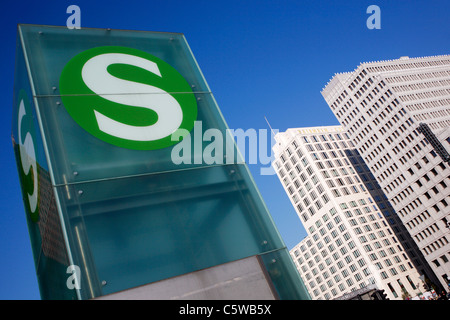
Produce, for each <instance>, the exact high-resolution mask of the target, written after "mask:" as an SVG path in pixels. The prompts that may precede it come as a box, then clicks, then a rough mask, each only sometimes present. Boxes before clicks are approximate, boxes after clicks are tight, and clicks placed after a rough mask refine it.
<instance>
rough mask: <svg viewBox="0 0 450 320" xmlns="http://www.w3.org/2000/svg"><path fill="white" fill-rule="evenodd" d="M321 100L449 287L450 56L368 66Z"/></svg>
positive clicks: (333, 83)
mask: <svg viewBox="0 0 450 320" xmlns="http://www.w3.org/2000/svg"><path fill="white" fill-rule="evenodd" d="M322 95H323V97H324V98H325V100H326V102H327V103H328V105H329V106H330V108H331V110H332V111H333V112H334V114H335V115H336V117H337V118H338V120H339V121H340V123H341V124H342V125H343V127H344V128H345V130H346V131H347V132H348V134H349V136H350V138H351V139H352V141H353V142H354V143H355V146H356V148H357V150H358V151H359V152H360V154H361V156H362V157H363V159H364V161H365V162H366V163H367V165H368V166H369V168H370V169H371V171H372V173H373V175H374V176H375V178H376V180H377V181H378V183H379V185H380V186H381V187H382V189H383V191H384V192H385V194H386V195H387V197H388V199H389V201H390V202H391V204H392V206H393V207H394V209H395V211H396V212H397V214H398V216H399V218H400V219H401V220H402V222H403V224H404V225H405V226H406V228H407V230H408V231H409V233H410V235H411V237H412V238H413V239H414V240H415V242H416V244H417V246H418V247H419V248H420V250H421V251H422V253H423V255H424V256H425V258H426V260H427V261H428V263H429V265H430V266H431V268H432V269H433V271H434V273H435V275H436V276H437V278H438V281H439V282H440V285H442V288H445V289H446V290H448V286H447V284H448V283H449V281H450V262H449V260H450V244H449V242H450V229H449V228H450V207H449V201H450V199H449V195H450V186H449V184H450V180H449V175H450V168H449V161H450V156H449V151H450V146H449V144H450V55H442V56H433V57H424V58H409V57H401V58H400V59H396V60H389V61H379V62H370V63H361V64H360V65H359V66H358V67H357V68H356V69H355V70H354V71H353V72H347V73H340V74H336V75H335V76H334V77H333V78H332V79H331V80H330V81H329V82H328V84H327V85H326V86H325V88H324V89H323V90H322Z"/></svg>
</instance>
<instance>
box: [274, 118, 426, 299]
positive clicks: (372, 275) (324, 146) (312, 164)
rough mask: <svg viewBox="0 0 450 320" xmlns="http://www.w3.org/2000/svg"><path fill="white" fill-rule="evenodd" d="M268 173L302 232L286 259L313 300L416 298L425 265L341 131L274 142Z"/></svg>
mask: <svg viewBox="0 0 450 320" xmlns="http://www.w3.org/2000/svg"><path fill="white" fill-rule="evenodd" d="M275 140H276V144H275V146H274V147H273V150H274V155H275V161H274V162H273V166H274V168H275V170H276V173H277V175H278V177H279V179H280V180H281V182H282V184H283V187H284V189H285V191H286V193H287V195H288V196H289V199H290V200H291V202H292V205H293V206H294V207H295V210H296V212H297V214H298V216H299V218H300V220H301V222H302V224H303V226H304V227H305V229H306V231H307V234H308V235H307V237H306V238H305V239H304V240H302V241H301V242H300V243H299V244H298V245H296V246H295V247H294V248H293V249H291V251H290V253H291V256H292V258H293V260H294V262H295V264H296V266H297V268H298V270H299V273H300V275H301V277H302V278H303V282H304V283H305V285H306V287H307V289H308V291H309V292H310V295H311V297H312V299H327V300H328V299H336V298H339V297H341V296H343V295H344V294H349V293H351V292H352V291H356V290H359V289H362V288H365V287H371V288H373V287H377V288H378V289H380V290H385V293H386V294H387V295H388V297H389V298H390V299H401V298H402V295H404V294H405V293H406V292H408V293H409V294H410V295H411V296H414V295H416V294H417V293H418V290H419V287H421V286H419V284H421V283H422V282H421V280H420V271H419V270H420V269H423V265H424V262H423V261H422V260H423V258H422V257H421V256H420V251H419V250H418V249H417V248H416V247H415V246H414V242H413V241H412V240H411V239H410V238H409V235H408V233H407V232H406V230H405V228H404V227H403V225H402V223H401V221H400V220H399V219H398V218H397V215H396V214H395V212H394V210H393V208H392V207H391V206H390V204H389V202H388V201H387V199H386V197H385V195H384V194H383V192H382V190H381V189H380V188H379V186H378V185H377V183H376V181H375V180H374V178H373V176H372V175H371V173H370V170H369V169H368V168H367V166H366V165H365V163H364V161H363V160H362V158H361V157H360V155H359V153H358V151H357V150H356V149H355V146H354V145H353V143H352V141H351V139H350V138H349V136H348V134H347V132H345V131H344V129H343V127H342V126H330V127H314V128H295V129H288V130H287V131H286V132H281V133H278V134H277V135H276V136H275Z"/></svg>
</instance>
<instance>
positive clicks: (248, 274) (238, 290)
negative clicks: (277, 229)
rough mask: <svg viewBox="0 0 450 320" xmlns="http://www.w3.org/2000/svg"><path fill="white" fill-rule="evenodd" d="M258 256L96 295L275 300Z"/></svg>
mask: <svg viewBox="0 0 450 320" xmlns="http://www.w3.org/2000/svg"><path fill="white" fill-rule="evenodd" d="M263 268H264V266H263V265H262V264H260V262H259V260H258V258H257V257H256V256H253V257H249V258H245V259H242V260H238V261H233V262H229V263H225V264H222V265H218V266H214V267H211V268H208V269H203V270H200V271H196V272H192V273H189V274H185V275H181V276H178V277H174V278H170V279H166V280H161V281H158V282H154V283H151V284H147V285H143V286H140V287H136V288H132V289H128V290H124V291H120V292H116V293H112V294H109V295H105V296H101V297H98V298H95V299H96V300H171V299H179V300H183V299H186V300H274V299H276V297H275V295H274V293H273V290H272V287H271V280H270V279H269V278H267V277H266V274H265V271H264V269H263Z"/></svg>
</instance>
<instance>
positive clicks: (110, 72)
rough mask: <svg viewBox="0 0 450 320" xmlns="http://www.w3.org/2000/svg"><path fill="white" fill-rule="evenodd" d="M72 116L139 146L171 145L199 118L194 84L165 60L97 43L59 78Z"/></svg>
mask: <svg viewBox="0 0 450 320" xmlns="http://www.w3.org/2000/svg"><path fill="white" fill-rule="evenodd" d="M59 84H60V92H61V95H62V97H61V99H62V102H63V104H64V107H65V108H66V110H67V111H68V112H69V114H70V116H71V117H72V118H73V119H74V120H75V121H76V122H77V123H78V124H79V125H80V126H81V127H82V128H83V129H85V130H86V131H87V132H89V133H90V134H92V135H93V136H95V137H97V138H99V139H101V140H103V141H105V142H108V143H110V144H113V145H116V146H119V147H122V148H128V149H136V150H154V149H162V148H166V147H169V146H171V145H174V144H176V143H178V142H179V141H172V140H171V135H172V134H173V133H174V132H175V131H177V130H178V129H185V130H187V132H189V131H191V130H192V128H193V127H194V122H195V120H196V119H197V102H196V99H195V96H194V93H193V92H192V89H191V86H190V85H189V84H188V83H187V81H186V80H185V79H184V78H183V76H182V75H181V74H180V73H179V72H178V71H177V70H175V69H174V68H173V67H172V66H170V65H169V64H168V63H166V62H165V61H163V60H161V59H159V58H157V57H155V56H153V55H151V54H148V53H146V52H144V51H140V50H137V49H132V48H127V47H118V46H111V47H109V46H108V47H97V48H93V49H89V50H87V51H84V52H82V53H80V54H78V55H77V56H75V57H74V58H72V59H71V60H70V61H69V62H68V63H67V65H66V66H65V67H64V70H63V72H62V73H61V78H60V81H59Z"/></svg>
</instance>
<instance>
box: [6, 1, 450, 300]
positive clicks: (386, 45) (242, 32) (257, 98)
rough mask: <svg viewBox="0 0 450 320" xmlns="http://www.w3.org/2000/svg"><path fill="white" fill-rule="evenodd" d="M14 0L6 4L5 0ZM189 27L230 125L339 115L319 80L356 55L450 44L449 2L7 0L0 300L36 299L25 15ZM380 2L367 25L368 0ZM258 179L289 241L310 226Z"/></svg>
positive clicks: (380, 56) (441, 50)
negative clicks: (25, 182)
mask: <svg viewBox="0 0 450 320" xmlns="http://www.w3.org/2000/svg"><path fill="white" fill-rule="evenodd" d="M6 3H7V4H6ZM71 4H76V5H78V6H79V7H80V8H81V27H98V28H112V29H131V30H148V31H169V32H181V33H184V34H185V36H186V38H187V41H188V43H189V45H190V47H191V49H192V51H193V53H194V55H195V57H196V59H197V61H198V63H199V65H200V68H201V69H202V71H203V73H204V75H205V78H206V80H207V82H208V84H209V86H210V87H211V90H212V92H213V94H214V96H215V98H216V100H217V102H218V104H219V107H220V108H221V110H222V113H223V115H224V117H225V119H226V121H227V123H228V126H229V127H230V128H232V129H237V128H242V129H244V130H246V129H249V128H254V129H267V128H268V127H267V124H266V122H265V120H264V116H266V117H267V118H268V119H269V121H270V124H271V126H272V127H273V128H276V129H279V130H280V131H284V130H286V129H287V128H291V127H307V126H320V125H337V124H339V123H338V121H337V120H336V118H335V117H334V115H333V114H332V112H331V111H330V109H329V108H328V106H327V104H326V103H325V101H324V99H323V98H322V96H321V94H320V91H321V89H322V88H323V87H324V86H325V85H326V83H327V82H328V81H329V79H330V78H331V77H332V76H333V74H334V73H337V72H344V71H351V70H354V69H355V68H356V67H357V65H358V64H359V63H360V62H364V61H376V60H386V59H395V58H399V57H400V56H405V55H407V56H410V57H418V56H428V55H440V54H449V53H450V42H449V39H450V28H449V25H448V22H449V18H448V15H449V13H450V1H448V0H445V1H444V0H442V1H399V0H398V1H394V0H391V1H380V0H371V1H365V0H352V1H318V0H316V1H299V0H297V1H287V0H285V1H275V0H273V1H262V0H259V1H256V0H254V1H250V0H240V1H234V0H229V1H203V0H195V1H189V0H183V1H181V0H180V1H173V0H164V1H163V0H161V1H135V0H128V1H92V0H90V1H78V0H76V1H8V2H5V3H3V5H2V7H1V13H0V15H1V19H0V24H1V28H0V30H1V35H2V50H1V53H0V54H1V59H0V63H1V70H2V76H1V79H0V81H1V86H0V90H1V97H2V98H3V99H2V108H1V110H0V114H1V116H0V121H1V126H0V128H1V132H2V134H1V135H0V146H1V150H2V154H1V158H0V159H1V166H0V170H1V177H2V184H1V188H2V189H1V192H0V197H1V199H0V206H1V208H0V215H1V218H2V221H1V223H0V259H1V261H0V299H39V298H40V297H39V291H38V287H37V280H36V275H35V270H34V263H33V258H32V254H31V247H30V241H29V236H28V230H27V226H26V221H25V213H24V209H23V204H22V200H21V195H20V187H19V184H18V175H17V169H16V164H15V160H14V155H13V148H12V143H11V136H10V135H11V121H12V115H11V114H12V93H13V77H14V59H15V44H16V26H17V24H18V23H34V24H45V25H60V26H65V25H66V19H67V17H68V16H69V15H68V14H66V8H67V7H68V6H69V5H71ZM371 4H376V5H378V6H379V7H380V9H381V29H380V30H369V29H368V28H367V27H366V20H367V18H368V17H369V14H367V13H366V9H367V7H368V6H369V5H371ZM259 169H260V167H259V165H250V170H251V171H252V173H253V176H254V179H255V181H256V183H257V185H258V187H259V189H260V191H261V194H262V196H263V198H264V200H265V202H266V204H267V206H268V208H269V210H270V212H271V214H272V217H273V219H274V221H275V223H276V225H277V227H278V229H279V231H280V233H281V235H282V237H283V239H284V241H285V243H286V245H287V247H288V248H289V249H290V248H292V247H293V246H294V245H295V244H296V243H298V242H299V241H300V240H302V239H303V238H304V236H305V235H306V233H305V231H304V229H303V227H302V225H301V223H300V220H299V219H298V217H297V215H296V213H295V211H294V209H293V208H292V206H291V204H290V202H289V199H288V197H287V196H286V194H285V193H284V190H283V188H282V186H281V184H280V182H279V181H278V178H277V177H276V176H261V175H259Z"/></svg>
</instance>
